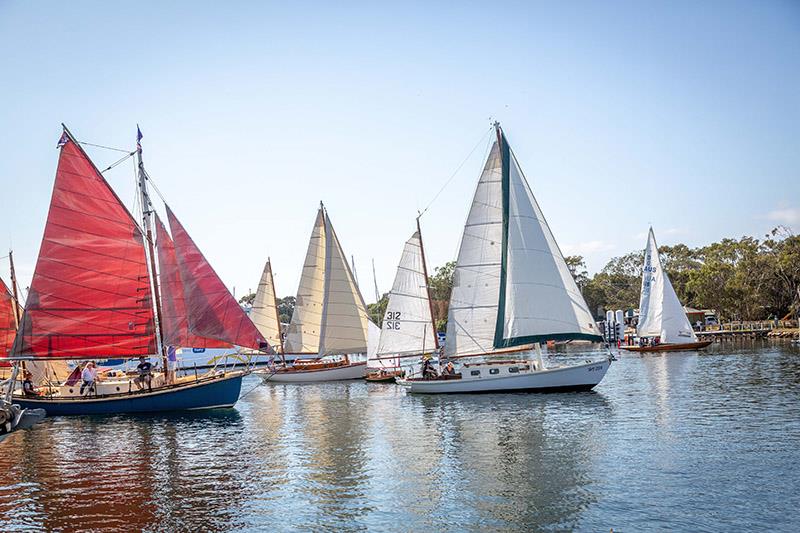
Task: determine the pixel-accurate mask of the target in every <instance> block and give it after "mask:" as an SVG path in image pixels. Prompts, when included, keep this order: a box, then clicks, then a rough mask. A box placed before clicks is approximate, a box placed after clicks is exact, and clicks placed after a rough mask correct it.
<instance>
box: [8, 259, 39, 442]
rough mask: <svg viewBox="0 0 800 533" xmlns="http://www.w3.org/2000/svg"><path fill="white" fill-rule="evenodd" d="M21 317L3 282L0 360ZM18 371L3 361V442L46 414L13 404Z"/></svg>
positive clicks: (11, 341) (11, 339)
mask: <svg viewBox="0 0 800 533" xmlns="http://www.w3.org/2000/svg"><path fill="white" fill-rule="evenodd" d="M9 261H10V262H11V276H12V277H11V284H12V286H13V287H15V288H16V285H15V283H14V262H13V259H12V256H11V254H10V253H9ZM15 292H16V291H15ZM19 316H20V315H19V305H17V299H16V298H15V297H14V295H13V294H12V292H11V291H10V290H9V289H8V287H7V286H6V284H5V282H4V281H3V280H2V279H0V357H8V353H9V352H10V351H11V346H12V345H13V343H14V337H15V335H16V333H17V323H18V321H19ZM18 371H19V369H18V368H17V367H16V366H12V365H11V364H10V363H8V362H7V361H5V360H2V359H0V376H2V377H0V391H1V392H0V442H2V441H3V440H5V438H6V437H8V436H9V435H10V434H11V433H13V432H14V431H17V430H20V429H26V428H29V427H31V426H33V425H34V424H35V423H37V422H39V421H41V420H42V419H43V418H44V417H45V414H46V413H45V412H44V410H43V409H24V408H22V407H20V406H19V405H18V404H14V403H13V401H12V397H11V394H12V391H13V388H14V382H15V381H16V377H17V372H18Z"/></svg>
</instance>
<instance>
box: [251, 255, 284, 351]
mask: <svg viewBox="0 0 800 533" xmlns="http://www.w3.org/2000/svg"><path fill="white" fill-rule="evenodd" d="M279 316H280V315H279V314H278V308H277V306H276V303H275V287H274V286H273V284H272V265H270V262H269V261H267V264H266V265H264V272H263V273H262V274H261V281H259V282H258V290H257V291H256V297H255V298H254V299H253V307H252V309H251V310H250V320H252V321H253V324H255V326H256V328H258V331H259V332H260V333H261V334H262V335H263V336H264V338H265V339H266V340H267V342H268V343H269V345H270V346H272V347H273V348H274V349H275V350H276V351H277V350H279V349H280V345H281V331H280V329H279V325H278V324H279V321H280V318H279Z"/></svg>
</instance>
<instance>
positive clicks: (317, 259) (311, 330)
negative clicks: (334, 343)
mask: <svg viewBox="0 0 800 533" xmlns="http://www.w3.org/2000/svg"><path fill="white" fill-rule="evenodd" d="M325 241H326V235H325V214H324V213H323V210H322V208H320V210H319V212H317V219H316V220H315V221H314V229H313V230H312V231H311V239H310V241H309V243H308V250H307V251H306V259H305V262H304V263H303V273H302V275H301V276H300V285H299V287H298V288H297V299H296V301H295V307H294V313H292V319H291V321H290V323H289V329H288V331H287V334H286V343H285V344H284V347H285V350H286V353H307V354H308V353H313V354H317V353H319V343H320V335H321V332H322V310H323V304H324V301H325V248H326V242H325Z"/></svg>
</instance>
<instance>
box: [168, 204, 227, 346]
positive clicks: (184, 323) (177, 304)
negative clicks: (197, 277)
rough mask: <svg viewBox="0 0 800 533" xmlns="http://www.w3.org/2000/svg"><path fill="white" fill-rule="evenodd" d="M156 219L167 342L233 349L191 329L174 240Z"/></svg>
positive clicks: (174, 344)
mask: <svg viewBox="0 0 800 533" xmlns="http://www.w3.org/2000/svg"><path fill="white" fill-rule="evenodd" d="M155 219H156V245H157V247H158V273H159V280H160V282H161V283H160V286H161V327H162V330H163V331H162V335H163V337H164V344H165V345H167V346H183V347H187V348H189V347H191V348H230V346H231V345H230V344H229V343H227V342H222V341H218V340H216V339H206V338H203V337H199V336H197V335H192V334H191V333H190V332H189V321H188V320H187V318H186V303H185V301H184V292H183V290H184V289H183V281H182V280H181V274H180V271H179V269H178V258H177V257H176V256H175V243H173V242H172V237H170V236H169V233H167V228H165V227H164V223H163V222H161V219H160V218H158V215H156V217H155Z"/></svg>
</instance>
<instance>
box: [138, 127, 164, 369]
mask: <svg viewBox="0 0 800 533" xmlns="http://www.w3.org/2000/svg"><path fill="white" fill-rule="evenodd" d="M136 162H137V166H138V168H139V195H140V196H139V198H140V201H141V203H142V222H143V224H144V230H145V239H146V241H147V247H146V249H147V254H148V255H149V259H150V260H149V266H150V278H151V280H152V281H151V283H152V288H153V301H154V303H155V308H156V340H157V341H158V351H159V352H161V363H162V365H163V367H164V379H165V380H166V381H167V382H168V383H169V382H170V381H171V380H170V379H169V377H170V376H169V363H168V361H167V350H166V346H164V332H163V331H162V324H163V322H162V321H161V296H160V295H159V289H158V275H157V274H156V254H155V248H154V246H153V220H152V217H151V215H152V213H153V204H152V203H151V202H150V195H149V194H148V193H147V173H146V172H145V170H144V161H142V132H141V130H139V126H138V125H137V126H136Z"/></svg>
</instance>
